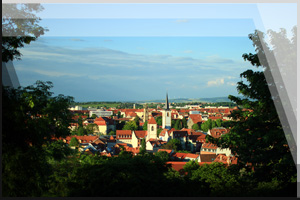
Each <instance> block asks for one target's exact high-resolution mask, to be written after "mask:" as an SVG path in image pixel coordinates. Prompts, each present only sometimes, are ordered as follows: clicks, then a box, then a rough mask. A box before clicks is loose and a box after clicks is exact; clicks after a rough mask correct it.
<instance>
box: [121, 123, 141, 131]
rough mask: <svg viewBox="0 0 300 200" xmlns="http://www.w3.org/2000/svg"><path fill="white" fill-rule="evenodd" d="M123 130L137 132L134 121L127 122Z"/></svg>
mask: <svg viewBox="0 0 300 200" xmlns="http://www.w3.org/2000/svg"><path fill="white" fill-rule="evenodd" d="M123 130H138V126H137V125H136V123H135V121H129V122H127V123H126V124H125V126H124V127H123Z"/></svg>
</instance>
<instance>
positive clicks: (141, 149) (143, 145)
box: [139, 138, 146, 155]
mask: <svg viewBox="0 0 300 200" xmlns="http://www.w3.org/2000/svg"><path fill="white" fill-rule="evenodd" d="M139 153H140V154H142V155H144V154H145V153H146V140H145V138H143V139H142V141H141V147H140V152H139Z"/></svg>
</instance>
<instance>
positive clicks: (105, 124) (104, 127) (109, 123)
mask: <svg viewBox="0 0 300 200" xmlns="http://www.w3.org/2000/svg"><path fill="white" fill-rule="evenodd" d="M94 123H95V124H96V125H97V126H98V131H99V132H100V133H101V134H104V135H107V134H108V133H109V132H110V131H115V130H116V123H115V121H114V120H113V119H111V118H107V117H98V118H96V119H95V121H94Z"/></svg>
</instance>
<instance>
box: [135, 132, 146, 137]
mask: <svg viewBox="0 0 300 200" xmlns="http://www.w3.org/2000/svg"><path fill="white" fill-rule="evenodd" d="M134 133H135V135H136V137H137V138H145V137H146V135H147V131H134Z"/></svg>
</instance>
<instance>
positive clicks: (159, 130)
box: [156, 128, 163, 137]
mask: <svg viewBox="0 0 300 200" xmlns="http://www.w3.org/2000/svg"><path fill="white" fill-rule="evenodd" d="M162 130H163V129H162V128H159V129H157V132H156V134H157V137H159V134H160V133H161V131H162Z"/></svg>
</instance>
